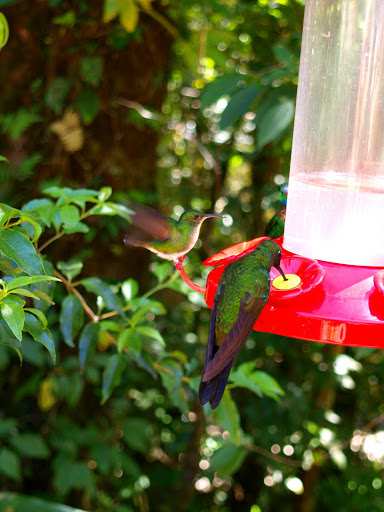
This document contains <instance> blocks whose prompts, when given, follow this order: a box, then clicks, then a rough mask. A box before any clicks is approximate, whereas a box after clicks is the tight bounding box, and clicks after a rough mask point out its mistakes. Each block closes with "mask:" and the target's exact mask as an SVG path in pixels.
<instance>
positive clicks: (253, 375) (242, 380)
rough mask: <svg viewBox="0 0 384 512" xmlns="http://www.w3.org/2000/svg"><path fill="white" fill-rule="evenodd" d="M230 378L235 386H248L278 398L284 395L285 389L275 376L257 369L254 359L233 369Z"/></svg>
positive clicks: (257, 391)
mask: <svg viewBox="0 0 384 512" xmlns="http://www.w3.org/2000/svg"><path fill="white" fill-rule="evenodd" d="M229 379H230V381H231V382H233V384H234V386H235V387H241V388H247V389H249V390H251V391H253V392H254V393H256V394H257V395H259V396H263V395H265V396H268V397H270V398H273V399H274V400H278V399H279V398H280V397H281V396H282V395H284V391H283V390H282V389H281V387H280V386H279V384H278V383H277V382H276V380H275V379H274V378H273V377H271V376H270V375H268V373H265V372H260V371H255V363H254V362H252V361H251V362H248V363H243V364H241V365H240V366H238V367H237V368H236V369H234V370H232V372H231V375H230V377H229Z"/></svg>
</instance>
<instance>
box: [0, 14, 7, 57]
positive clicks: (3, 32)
mask: <svg viewBox="0 0 384 512" xmlns="http://www.w3.org/2000/svg"><path fill="white" fill-rule="evenodd" d="M8 37H9V26H8V22H7V18H6V17H5V16H4V14H3V13H2V12H0V49H1V48H3V47H4V46H5V45H6V44H7V41H8Z"/></svg>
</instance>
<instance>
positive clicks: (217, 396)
mask: <svg viewBox="0 0 384 512" xmlns="http://www.w3.org/2000/svg"><path fill="white" fill-rule="evenodd" d="M280 259H281V251H280V247H279V246H278V245H277V244H276V243H275V242H273V241H272V240H264V241H263V242H261V243H260V245H258V246H257V248H256V249H255V250H254V251H252V252H251V253H248V254H246V255H245V256H243V257H242V258H240V259H238V260H236V261H235V262H233V263H231V264H230V265H228V266H227V267H226V269H225V271H224V273H223V275H222V277H221V280H220V283H219V286H218V288H217V292H216V296H215V302H214V306H213V309H212V314H211V324H210V331H209V340H208V347H207V352H206V356H205V366H204V371H203V376H202V379H201V383H200V389H199V398H200V402H201V404H202V405H204V404H205V403H207V402H210V404H211V407H212V408H213V409H214V408H215V407H217V405H218V404H219V402H220V400H221V397H222V395H223V393H224V388H225V386H226V383H227V380H228V377H229V372H230V371H231V367H232V365H233V362H234V359H235V357H236V356H237V354H238V352H239V351H240V349H241V347H242V345H243V343H244V342H245V340H246V339H247V336H248V335H249V333H250V332H251V330H252V326H253V324H254V323H255V321H256V320H257V318H258V316H259V315H260V313H261V311H262V309H263V307H264V306H265V304H266V302H267V300H268V297H269V292H270V277H269V272H270V270H271V267H276V268H277V269H278V270H279V272H280V273H281V275H282V276H283V277H284V279H285V275H284V272H283V271H282V269H281V267H280Z"/></svg>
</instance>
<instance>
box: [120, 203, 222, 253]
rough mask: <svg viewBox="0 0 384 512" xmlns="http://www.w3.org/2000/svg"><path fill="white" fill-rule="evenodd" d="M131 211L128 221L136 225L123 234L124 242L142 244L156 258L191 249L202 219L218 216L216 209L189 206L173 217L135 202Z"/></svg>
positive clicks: (197, 236) (198, 232)
mask: <svg viewBox="0 0 384 512" xmlns="http://www.w3.org/2000/svg"><path fill="white" fill-rule="evenodd" d="M133 211H134V215H133V218H132V223H133V225H134V226H135V227H136V228H138V229H137V231H136V232H132V233H128V234H127V235H125V237H124V243H125V244H126V245H133V246H136V247H144V248H146V249H148V250H149V251H152V252H153V253H155V254H156V255H157V256H159V257H160V258H164V259H166V260H170V261H177V260H179V259H180V258H183V257H184V256H185V255H186V254H187V253H188V252H189V251H190V250H191V249H193V247H194V246H195V245H196V242H197V240H198V238H199V235H200V228H201V225H202V224H203V222H204V221H205V220H207V219H212V218H221V217H222V215H219V214H216V213H199V212H195V211H191V210H190V211H186V212H184V213H183V214H182V215H181V216H180V218H179V220H178V221H175V220H173V219H171V218H169V217H165V216H163V215H162V214H161V213H159V212H157V211H156V210H153V209H152V208H149V207H147V206H135V207H133Z"/></svg>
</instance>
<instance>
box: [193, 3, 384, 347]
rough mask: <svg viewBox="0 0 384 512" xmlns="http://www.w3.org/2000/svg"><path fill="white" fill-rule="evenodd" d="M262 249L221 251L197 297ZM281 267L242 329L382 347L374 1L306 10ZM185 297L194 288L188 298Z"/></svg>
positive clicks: (382, 53)
mask: <svg viewBox="0 0 384 512" xmlns="http://www.w3.org/2000/svg"><path fill="white" fill-rule="evenodd" d="M263 239H264V238H263V237H262V238H257V239H255V240H251V241H248V242H243V243H240V244H237V245H234V246H231V247H229V248H227V249H224V250H223V251H221V252H220V253H218V254H215V255H214V256H212V257H211V258H208V260H206V261H205V262H204V264H205V265H208V266H213V267H214V268H213V270H211V272H210V273H209V275H208V278H207V286H206V289H205V290H202V291H204V293H205V299H206V302H207V304H208V306H212V303H213V300H214V296H215V292H216V288H217V285H218V283H219V281H220V277H221V275H222V273H223V271H224V269H225V267H226V265H228V264H229V263H231V262H232V261H234V260H235V259H237V258H239V257H240V256H243V255H244V254H246V253H247V252H250V251H252V250H253V249H254V248H255V247H256V246H257V245H258V243H260V241H262V240H263ZM277 242H278V243H279V244H280V245H281V246H282V260H281V266H282V268H283V270H284V272H285V273H286V274H288V277H289V279H288V281H287V282H284V281H283V280H282V279H281V277H280V276H279V275H278V272H277V271H275V270H272V272H271V282H272V286H271V294H270V298H269V301H268V303H267V305H266V306H265V308H264V309H263V312H262V313H261V315H260V317H259V318H258V320H257V322H256V323H255V325H254V329H255V330H257V331H265V332H272V333H275V334H279V335H282V336H288V337H293V338H299V339H303V340H308V341H318V342H323V343H336V344H340V345H352V346H364V347H371V348H384V0H307V1H306V7H305V20H304V31H303V41H302V50H301V62H300V75H299V88H298V96H297V105H296V117H295V128H294V138H293V149H292V158H291V170H290V177H289V186H288V203H287V214H286V223H285V232H284V237H282V238H281V239H279V240H277ZM195 289H196V287H195Z"/></svg>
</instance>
